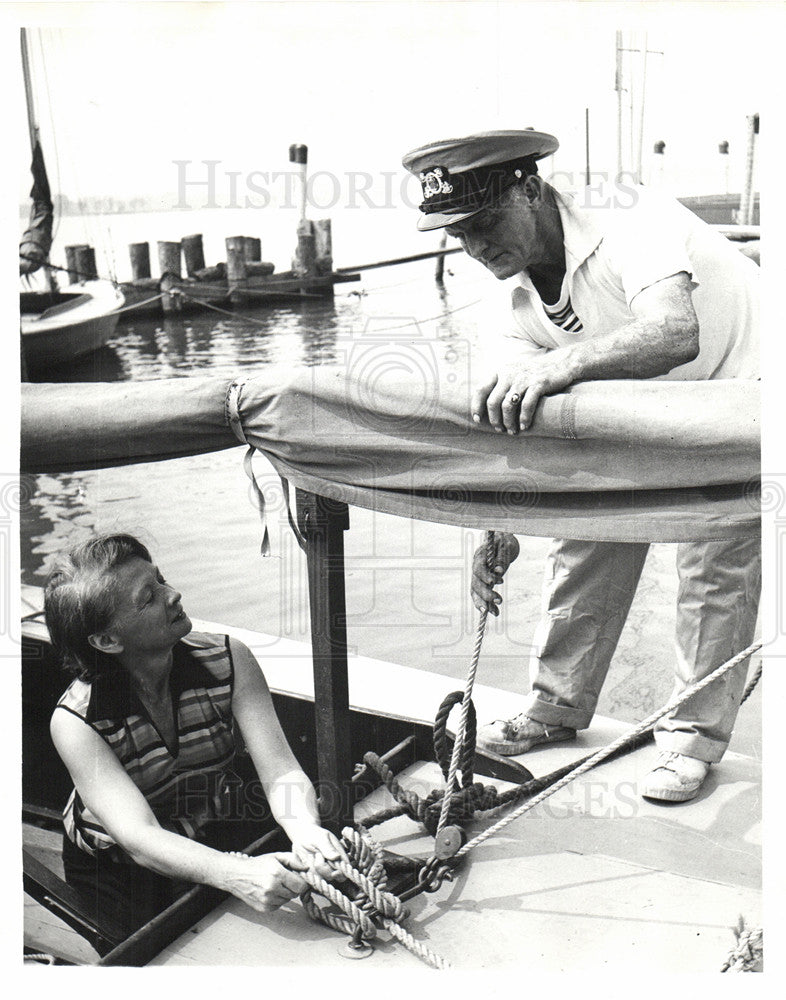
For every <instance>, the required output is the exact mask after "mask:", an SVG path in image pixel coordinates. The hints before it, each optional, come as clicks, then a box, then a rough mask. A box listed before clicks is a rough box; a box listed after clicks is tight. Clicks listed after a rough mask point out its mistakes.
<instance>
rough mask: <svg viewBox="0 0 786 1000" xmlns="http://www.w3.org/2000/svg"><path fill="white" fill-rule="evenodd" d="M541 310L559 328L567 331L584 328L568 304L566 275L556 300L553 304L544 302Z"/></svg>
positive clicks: (576, 330) (571, 331)
mask: <svg viewBox="0 0 786 1000" xmlns="http://www.w3.org/2000/svg"><path fill="white" fill-rule="evenodd" d="M543 310H544V312H545V313H546V315H547V316H548V318H549V319H550V320H551V322H552V323H553V324H554V325H555V326H558V327H559V328H560V329H561V330H567V332H568V333H581V332H582V331H583V329H584V327H583V326H582V325H581V320H580V319H579V318H578V316H577V315H576V313H575V312H574V310H573V306H572V305H571V304H570V294H569V292H568V281H567V276H566V277H565V278H563V279H562V289H561V291H560V295H559V298H558V299H557V301H556V302H555V303H554V304H553V305H549V304H548V303H547V302H544V303H543Z"/></svg>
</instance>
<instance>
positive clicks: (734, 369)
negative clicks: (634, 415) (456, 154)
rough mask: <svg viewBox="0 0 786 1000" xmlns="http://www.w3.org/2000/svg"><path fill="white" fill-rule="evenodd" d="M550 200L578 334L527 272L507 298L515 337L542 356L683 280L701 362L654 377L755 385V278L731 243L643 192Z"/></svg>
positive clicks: (610, 324)
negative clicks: (556, 319)
mask: <svg viewBox="0 0 786 1000" xmlns="http://www.w3.org/2000/svg"><path fill="white" fill-rule="evenodd" d="M556 201H557V206H558V209H559V213H560V220H561V222H562V228H563V233H564V243H565V261H566V269H567V273H566V280H567V285H568V291H569V294H570V300H571V304H572V306H573V309H574V311H575V312H576V315H577V316H578V317H579V319H580V320H581V330H580V331H579V332H576V333H571V332H568V331H566V330H563V329H561V328H560V327H558V326H556V325H555V324H554V323H552V322H551V320H550V319H549V318H548V317H547V315H546V313H545V311H544V309H543V304H542V302H541V300H540V296H539V295H538V293H537V291H536V289H535V287H534V285H533V284H532V281H531V279H530V277H529V275H528V274H527V273H526V272H523V273H522V274H521V275H519V278H518V286H517V287H516V288H514V290H513V293H512V306H513V319H514V327H513V330H512V331H511V333H512V336H513V337H515V338H520V339H522V340H523V341H524V343H525V344H526V345H527V346H528V347H529V348H530V349H531V348H532V346H533V345H534V346H536V347H540V348H546V349H547V350H553V349H555V348H558V347H563V346H568V345H571V344H575V343H577V342H581V341H583V340H592V339H594V338H596V337H602V336H604V335H606V334H609V333H612V332H613V331H615V330H618V329H619V328H620V327H623V326H624V325H625V324H626V323H629V322H631V320H633V319H634V315H633V312H632V311H631V303H632V302H633V300H634V299H635V298H636V296H637V295H638V294H639V292H641V291H643V290H644V289H645V288H648V287H650V286H651V285H653V284H655V283H656V282H658V281H660V280H662V279H663V278H668V277H671V276H672V275H675V274H679V273H680V272H686V273H687V274H688V275H689V276H690V277H691V280H692V284H693V295H692V297H693V305H694V308H695V310H696V315H697V317H698V320H699V355H698V357H697V358H696V359H695V360H693V361H691V362H689V363H687V364H684V365H680V366H679V367H677V368H674V369H672V370H671V371H670V372H668V373H667V374H665V375H662V376H659V378H662V379H668V380H675V379H676V380H685V379H688V380H691V379H722V378H751V379H755V378H758V377H759V342H758V336H759V304H758V295H759V289H758V277H759V269H758V267H757V266H756V265H755V264H754V263H753V262H752V261H751V260H749V259H748V258H746V257H745V256H744V255H743V254H741V253H740V252H739V250H738V249H737V248H736V247H735V246H734V245H733V244H731V243H729V241H728V240H726V239H725V238H724V237H722V236H721V235H720V234H718V233H716V232H715V231H714V230H712V229H711V228H710V227H709V226H708V225H706V224H705V223H704V222H702V220H701V219H699V218H698V217H697V216H695V215H694V214H693V213H692V212H690V211H688V209H686V208H685V207H684V206H682V205H680V204H679V202H677V201H676V200H674V199H672V198H669V197H666V196H664V195H662V194H660V193H656V192H653V191H651V190H649V189H645V188H640V187H635V188H634V187H624V186H622V185H620V186H617V187H612V188H610V189H609V191H608V192H606V191H599V190H598V189H596V188H587V189H586V190H585V191H584V193H583V194H581V195H579V196H572V195H569V194H565V193H560V192H556ZM522 346H524V345H522Z"/></svg>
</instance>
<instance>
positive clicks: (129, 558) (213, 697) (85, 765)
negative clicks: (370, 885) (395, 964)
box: [45, 534, 345, 936]
mask: <svg viewBox="0 0 786 1000" xmlns="http://www.w3.org/2000/svg"><path fill="white" fill-rule="evenodd" d="M45 614H46V622H47V626H48V628H49V632H50V635H51V637H52V641H53V642H54V644H55V647H56V648H57V650H58V652H59V654H60V656H61V657H62V660H63V664H64V666H65V667H66V668H67V669H68V670H69V671H70V672H71V673H73V674H74V676H75V679H74V680H73V681H72V683H71V685H70V686H69V688H68V689H67V691H66V692H65V693H64V695H63V696H62V698H61V699H60V701H59V702H58V705H57V707H56V708H55V711H54V713H53V715H52V720H51V733H52V739H53V741H54V744H55V747H56V748H57V751H58V753H59V755H60V757H61V758H62V760H63V762H64V764H65V765H66V767H67V768H68V771H69V773H70V775H71V778H72V779H73V782H74V791H73V792H72V794H71V797H70V798H69V800H68V804H67V805H66V808H65V812H64V822H65V830H66V835H65V837H64V841H63V863H64V868H65V874H66V879H67V881H68V882H69V883H70V884H71V885H72V886H73V887H74V888H76V889H77V890H79V891H80V892H82V893H86V894H87V895H88V897H89V899H90V900H91V902H94V903H95V907H96V911H97V916H98V918H99V920H101V921H104V922H108V926H109V927H111V928H114V929H116V930H117V931H119V932H120V934H121V935H122V936H127V935H128V934H130V933H131V932H132V931H133V930H135V929H136V928H137V927H139V926H141V925H142V924H143V923H145V922H147V921H148V920H150V919H151V918H152V917H153V916H154V915H155V914H156V913H158V912H159V911H160V910H161V909H163V908H164V907H165V906H167V905H168V904H169V903H171V902H173V901H174V899H176V898H177V896H178V895H180V894H181V893H182V892H183V891H185V889H187V888H188V887H189V884H191V883H195V882H199V883H205V884H207V885H211V886H215V887H217V888H219V889H223V890H226V891H228V892H231V893H233V894H234V895H235V896H237V897H238V898H240V899H242V900H243V901H244V902H246V903H248V904H249V905H250V906H252V907H253V908H254V909H256V910H263V911H265V910H273V909H275V908H276V907H278V906H280V905H281V904H282V903H284V902H286V901H287V900H288V899H290V898H292V897H293V896H294V895H296V894H297V893H298V892H299V891H300V889H302V888H303V887H304V885H305V883H304V881H303V879H302V878H301V877H300V875H298V874H297V873H296V872H295V871H292V870H291V868H290V867H289V865H291V864H292V863H293V862H295V866H296V867H297V862H298V861H299V862H300V863H301V864H302V863H305V864H311V865H315V866H316V867H317V870H319V871H321V873H322V874H323V875H325V876H328V875H329V873H330V871H331V869H330V866H329V865H328V864H327V862H330V861H335V860H337V859H339V858H341V857H345V855H344V852H343V850H342V848H341V846H340V844H339V842H338V841H337V840H336V838H335V837H333V836H332V835H331V834H330V833H329V832H328V831H326V830H324V829H323V828H322V827H321V826H320V822H319V814H318V811H317V805H316V796H315V793H314V789H313V787H312V785H311V783H310V781H309V780H308V778H307V777H306V775H305V774H304V773H303V771H302V769H301V768H300V766H299V765H298V763H297V761H296V760H295V757H294V755H293V753H292V751H291V750H290V748H289V745H288V744H287V741H286V738H285V736H284V733H283V731H282V729H281V726H280V724H279V722H278V719H277V718H276V714H275V711H274V708H273V703H272V700H271V696H270V692H269V690H268V687H267V684H266V682H265V678H264V675H263V674H262V671H261V669H260V667H259V665H258V663H257V662H256V660H255V659H254V656H253V654H252V653H251V652H250V650H249V649H247V648H246V647H245V646H244V645H243V644H242V643H240V642H238V641H237V640H235V639H232V638H229V637H228V636H219V635H208V634H199V633H194V632H192V626H191V621H190V620H189V618H188V615H187V614H186V613H185V611H184V610H183V608H182V605H181V595H180V594H179V593H178V592H177V591H176V590H175V589H174V588H173V587H171V586H170V585H169V584H168V583H167V582H166V581H165V580H164V578H163V577H162V575H161V573H160V572H159V571H158V569H157V567H156V566H155V564H154V563H153V561H152V559H151V556H150V553H149V552H148V550H147V548H146V547H145V546H144V545H143V544H142V543H141V542H139V541H138V540H137V539H136V538H134V537H132V536H131V535H125V534H115V535H104V536H95V537H92V538H90V539H89V540H88V541H87V542H84V543H82V544H80V545H78V546H77V547H76V548H74V549H72V550H71V551H70V552H69V553H68V554H67V555H66V556H65V557H64V558H63V559H62V561H61V564H60V565H59V566H58V568H57V569H56V570H55V571H54V572H53V573H52V575H51V576H50V578H49V580H48V582H47V586H46V591H45ZM233 722H236V723H237V725H238V726H239V729H240V731H241V733H242V736H243V739H244V741H245V744H246V746H247V748H248V751H249V753H250V756H251V759H252V761H253V764H254V767H255V768H256V771H257V773H258V775H259V778H260V781H261V784H262V788H263V789H264V793H265V796H266V798H267V803H268V804H269V807H270V811H271V812H272V814H273V816H274V817H275V819H276V820H277V821H278V823H279V824H280V825H281V827H282V828H283V829H284V831H285V833H286V834H287V836H288V837H289V838H290V840H291V841H292V852H293V854H294V855H295V856H296V857H295V858H293V854H282V853H275V854H272V853H271V854H263V855H261V856H259V857H247V856H245V855H244V854H242V853H238V852H237V848H240V847H242V846H243V845H244V843H248V842H249V841H250V840H251V839H252V836H250V835H249V833H248V830H249V826H250V825H251V824H249V821H248V818H247V817H246V818H245V819H244V817H243V813H246V814H247V813H249V812H254V814H255V815H256V817H257V822H256V824H255V826H254V829H255V830H256V832H257V833H258V831H259V822H258V820H259V805H260V803H259V799H260V798H261V796H257V797H256V802H255V806H256V808H255V810H252V809H250V808H245V809H244V808H243V807H242V804H243V803H244V802H245V804H246V806H250V805H253V804H254V803H252V802H251V796H250V794H249V795H246V796H245V797H243V796H239V797H238V796H237V795H235V796H234V808H233V795H232V794H231V793H232V791H233V789H232V787H231V786H232V783H233V782H232V778H233V776H232V774H231V772H230V771H229V770H228V768H229V765H230V762H231V761H232V758H233V756H234V752H235V744H234V739H233ZM234 784H235V788H234V792H235V793H236V792H237V780H235V782H234ZM238 801H239V803H240V805H241V808H240V809H239V810H238V809H237V805H238ZM244 836H245V837H247V839H246V840H243V839H242V838H243V837H244ZM227 848H232V849H233V850H232V851H230V852H226V849H227Z"/></svg>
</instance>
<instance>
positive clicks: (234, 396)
mask: <svg viewBox="0 0 786 1000" xmlns="http://www.w3.org/2000/svg"><path fill="white" fill-rule="evenodd" d="M247 381H248V379H246V378H236V379H233V380H232V382H231V383H230V386H229V388H228V389H227V394H226V396H225V397H224V419H225V420H226V422H227V424H228V425H229V427H230V428H231V429H232V433H233V434H234V435H235V437H236V438H237V439H238V441H239V442H240V443H241V444H247V445H248V451H247V452H246V454H245V455H244V457H243V469H244V471H245V473H246V475H247V476H248V478H249V480H250V481H251V485H252V487H253V488H254V498H255V499H256V503H257V510H258V511H259V517H260V520H261V521H262V544H261V545H260V547H259V551H260V553H261V554H262V556H264V557H266V556H269V555H270V532H269V531H268V530H267V517H266V516H265V497H264V494H263V493H262V490H261V489H260V488H259V483H258V482H257V478H256V476H255V475H254V467H253V464H252V459H253V458H254V452H255V451H256V448H255V447H254V445H253V444H249V441H248V438H247V437H246V435H245V432H244V430H243V422H242V420H241V417H240V399H241V396H242V394H243V387H244V386H245V384H246V382H247Z"/></svg>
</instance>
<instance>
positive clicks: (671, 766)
mask: <svg viewBox="0 0 786 1000" xmlns="http://www.w3.org/2000/svg"><path fill="white" fill-rule="evenodd" d="M709 769H710V765H709V764H708V763H707V762H706V761H705V760H699V759H698V758H697V757H686V756H685V754H681V753H674V752H673V751H661V753H660V754H658V761H657V763H656V765H655V767H654V768H653V769H652V770H651V771H650V773H649V774H648V775H647V777H646V778H645V779H644V782H643V784H642V788H641V794H642V795H643V796H644V797H645V798H646V799H661V800H662V801H665V802H687V801H688V799H692V798H694V796H695V795H696V794H697V793H698V791H699V789H700V788H701V786H702V783H703V781H704V779H705V778H706V777H707V772H708V771H709Z"/></svg>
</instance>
